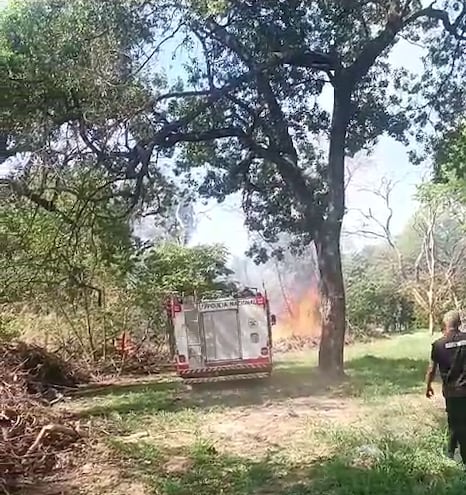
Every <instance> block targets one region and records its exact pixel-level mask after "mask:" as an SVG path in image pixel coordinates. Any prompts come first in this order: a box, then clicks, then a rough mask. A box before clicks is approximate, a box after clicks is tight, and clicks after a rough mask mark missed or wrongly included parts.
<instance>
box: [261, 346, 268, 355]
mask: <svg viewBox="0 0 466 495" xmlns="http://www.w3.org/2000/svg"><path fill="white" fill-rule="evenodd" d="M261 355H262V356H268V355H269V348H268V347H263V348H262V349H261Z"/></svg>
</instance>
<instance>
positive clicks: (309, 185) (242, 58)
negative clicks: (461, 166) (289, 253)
mask: <svg viewBox="0 0 466 495" xmlns="http://www.w3.org/2000/svg"><path fill="white" fill-rule="evenodd" d="M196 5H199V2H196ZM203 7H204V10H203ZM205 7H206V5H205V3H203V4H202V5H201V7H199V10H197V11H196V10H194V11H193V9H192V8H191V10H190V12H189V14H190V15H189V16H188V21H187V22H188V25H189V28H190V29H191V31H192V32H193V33H194V34H193V37H192V39H193V40H197V43H198V44H197V45H196V46H199V47H200V50H199V52H198V53H196V60H194V59H193V60H192V63H191V66H190V78H189V80H190V81H191V82H192V83H193V91H189V92H185V93H184V94H182V93H176V94H174V95H172V96H173V98H174V99H176V101H177V102H178V106H177V107H176V108H177V111H178V112H179V113H178V115H183V114H185V112H186V111H187V109H188V108H189V109H190V111H191V112H195V111H197V112H200V111H201V109H202V108H203V105H204V106H205V105H206V104H208V105H209V107H208V110H206V111H204V112H203V113H202V118H198V119H196V120H194V121H191V122H190V123H189V124H187V125H184V126H183V127H182V128H178V129H176V131H174V132H172V133H171V134H170V136H167V139H166V142H165V143H161V144H162V145H171V144H173V143H175V142H180V141H183V142H185V143H186V142H188V143H189V144H188V145H186V146H185V148H184V152H185V153H184V158H185V163H186V165H187V166H188V167H189V166H192V164H193V163H197V164H198V165H202V166H203V167H206V168H207V170H208V171H207V173H206V174H205V180H204V181H203V182H202V184H201V187H200V191H201V193H202V194H205V195H208V196H214V197H217V198H218V199H219V200H222V199H223V198H224V197H225V196H226V195H228V194H230V193H233V192H236V191H241V192H242V193H243V207H244V209H245V212H246V218H247V225H248V227H249V228H250V229H252V230H258V231H260V232H261V234H262V236H263V238H265V239H266V240H267V241H268V242H270V243H274V242H275V241H276V240H277V239H278V237H279V233H280V232H282V231H287V232H290V233H292V234H293V235H294V241H295V242H293V243H292V244H293V245H303V244H304V245H306V244H308V243H310V242H314V244H315V246H316V251H317V259H318V266H319V272H320V291H321V304H322V308H321V309H322V340H321V346H320V355H319V365H320V367H321V369H323V370H329V371H334V372H341V371H342V369H343V346H344V333H345V293H344V285H343V278H342V271H341V256H340V233H341V224H342V220H343V217H344V214H345V194H344V186H345V177H344V175H345V174H344V171H345V167H344V164H345V156H348V155H353V154H354V153H356V152H358V151H360V150H367V149H370V148H371V147H372V146H373V145H374V144H375V143H376V141H377V139H378V137H379V136H380V135H382V134H383V133H387V134H389V135H391V136H392V137H394V138H396V139H400V140H402V141H403V142H407V139H408V138H407V134H406V132H407V130H408V129H410V124H411V123H413V124H415V125H416V128H415V131H416V136H417V137H418V138H419V139H420V138H424V135H427V134H428V133H429V132H430V131H431V130H432V132H433V131H434V130H437V129H438V128H439V118H438V116H439V114H441V113H444V114H445V115H447V116H448V118H451V117H452V114H453V113H454V112H453V110H454V109H456V110H457V109H458V106H461V105H462V102H461V101H460V100H459V99H458V98H453V97H452V96H457V93H458V91H457V90H458V81H459V80H458V77H457V72H455V69H456V68H457V66H458V65H460V64H459V62H458V59H459V58H461V57H462V54H463V45H464V38H465V36H464V27H465V23H464V21H465V13H466V2H448V1H444V2H433V3H432V4H430V5H428V6H423V5H422V2H420V1H416V0H414V1H409V0H408V1H404V2H401V1H384V0H379V1H364V2H363V1H346V2H341V1H331V0H330V1H329V0H325V1H324V0H321V1H314V2H305V1H292V2H279V3H276V4H273V5H272V4H271V3H270V2H261V1H254V2H239V1H228V2H222V7H221V10H220V12H218V13H212V12H211V11H209V10H205ZM403 38H404V39H406V40H408V41H412V42H416V43H417V42H427V41H428V43H429V47H430V48H429V49H428V50H426V53H425V66H426V70H425V72H424V73H423V74H421V75H420V76H419V78H416V77H415V75H414V74H409V68H402V69H400V68H398V69H397V68H394V67H393V66H392V64H391V63H390V60H389V56H390V53H391V51H392V49H393V48H394V46H395V45H396V44H397V43H398V42H399V41H400V40H401V39H403ZM192 42H193V43H195V41H192ZM199 60H202V62H199ZM461 70H462V69H459V71H460V72H461ZM448 76H450V77H448ZM412 81H415V83H412V84H411V82H412ZM325 87H330V88H331V92H332V96H333V106H332V110H331V112H330V113H329V112H327V111H325V109H324V108H323V107H322V104H321V103H322V101H321V99H320V98H319V97H320V96H321V95H322V92H323V89H324V88H325ZM185 89H186V88H185ZM436 90H442V95H441V96H438V95H436V93H435V91H436ZM448 96H449V97H450V100H449V101H445V98H447V97H448ZM415 97H416V98H415ZM181 98H184V99H183V100H181ZM181 101H182V103H181ZM439 101H442V102H443V105H440V104H438V102H439ZM433 115H434V117H432V116H433ZM429 118H430V119H431V122H432V125H431V126H430V127H429ZM179 119H180V117H178V121H179ZM435 119H437V120H435ZM420 127H422V128H420ZM260 254H261V255H264V254H265V253H264V252H263V251H261V252H260ZM276 254H277V253H276ZM278 254H280V253H278Z"/></svg>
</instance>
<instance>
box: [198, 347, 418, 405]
mask: <svg viewBox="0 0 466 495" xmlns="http://www.w3.org/2000/svg"><path fill="white" fill-rule="evenodd" d="M425 367H426V362H425V361H424V360H416V359H388V358H379V357H374V356H365V357H362V358H359V359H355V360H353V361H350V362H349V363H348V364H347V367H346V376H345V377H343V378H331V377H328V376H325V375H322V373H320V372H319V371H318V370H317V369H316V368H315V367H312V366H303V365H302V362H300V363H293V362H291V363H287V364H286V365H281V366H278V367H277V368H276V370H275V371H274V372H273V374H272V376H271V377H270V379H268V380H267V381H262V382H261V381H257V382H243V383H230V384H225V383H223V384H215V385H205V386H199V387H195V388H193V390H192V392H191V394H190V400H191V401H192V403H193V404H194V405H196V406H203V407H212V406H216V405H222V406H224V407H237V406H244V405H254V404H264V403H268V402H277V401H285V400H288V399H296V398H301V397H322V396H326V397H329V398H351V397H368V398H370V397H373V398H377V397H381V398H383V397H386V396H389V395H400V394H406V393H413V392H417V391H421V390H422V383H423V377H424V372H425Z"/></svg>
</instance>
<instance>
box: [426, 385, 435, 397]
mask: <svg viewBox="0 0 466 495" xmlns="http://www.w3.org/2000/svg"><path fill="white" fill-rule="evenodd" d="M434 395H435V393H434V389H433V388H432V385H429V386H428V387H427V390H426V397H427V398H428V399H432V397H433V396H434Z"/></svg>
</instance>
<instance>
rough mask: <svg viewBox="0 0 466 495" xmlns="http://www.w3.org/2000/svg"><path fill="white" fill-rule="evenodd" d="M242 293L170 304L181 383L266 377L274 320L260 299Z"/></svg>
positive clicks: (269, 369)
mask: <svg viewBox="0 0 466 495" xmlns="http://www.w3.org/2000/svg"><path fill="white" fill-rule="evenodd" d="M247 292H248V293H247V294H246V295H244V294H243V295H239V296H236V297H229V298H220V299H207V300H206V299H201V300H197V299H196V297H192V296H189V297H176V296H173V297H172V298H171V300H170V302H169V308H168V309H169V316H170V320H171V322H172V330H173V335H174V344H175V355H176V369H177V373H178V375H179V376H180V377H181V378H183V379H184V381H185V382H186V383H190V384H191V383H203V382H212V381H227V380H239V379H258V378H266V377H269V376H270V374H271V372H272V325H275V323H276V318H275V316H274V315H271V314H270V308H269V301H268V299H267V294H266V293H265V295H263V294H262V293H260V292H258V291H252V290H248V291H247Z"/></svg>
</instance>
